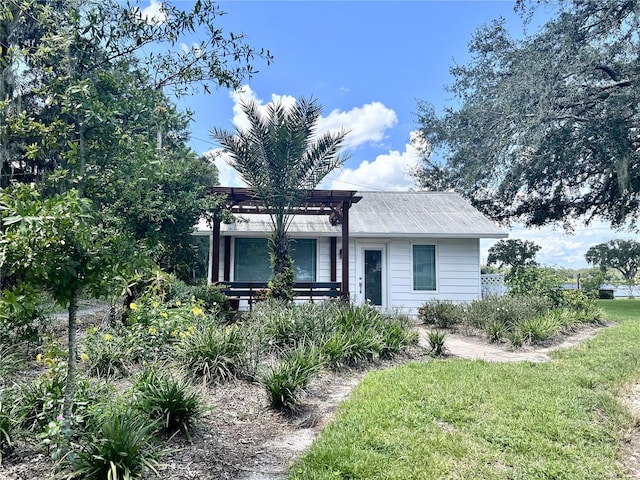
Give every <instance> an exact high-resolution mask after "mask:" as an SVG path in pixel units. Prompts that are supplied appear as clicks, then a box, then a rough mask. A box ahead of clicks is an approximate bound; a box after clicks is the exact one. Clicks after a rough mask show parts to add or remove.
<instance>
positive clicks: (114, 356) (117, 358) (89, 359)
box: [80, 328, 131, 378]
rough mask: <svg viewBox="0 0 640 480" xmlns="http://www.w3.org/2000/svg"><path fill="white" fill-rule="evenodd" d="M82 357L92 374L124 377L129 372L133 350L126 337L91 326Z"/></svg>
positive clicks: (105, 376)
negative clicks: (130, 348) (129, 346)
mask: <svg viewBox="0 0 640 480" xmlns="http://www.w3.org/2000/svg"><path fill="white" fill-rule="evenodd" d="M80 358H81V360H82V361H83V363H84V364H85V365H86V369H87V371H88V372H89V373H90V374H91V375H94V376H96V377H104V378H110V377H124V376H126V375H127V374H128V373H129V366H128V365H129V362H130V360H131V351H130V350H129V349H128V341H127V338H126V337H123V336H120V335H118V334H117V333H116V332H99V331H98V329H96V328H91V329H89V330H88V331H87V336H86V337H85V340H84V342H83V347H82V353H81V355H80Z"/></svg>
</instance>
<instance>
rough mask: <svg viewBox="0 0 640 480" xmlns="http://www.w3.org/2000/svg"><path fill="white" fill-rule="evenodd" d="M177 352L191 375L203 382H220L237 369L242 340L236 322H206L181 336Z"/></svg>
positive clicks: (240, 355)
mask: <svg viewBox="0 0 640 480" xmlns="http://www.w3.org/2000/svg"><path fill="white" fill-rule="evenodd" d="M176 352H177V354H178V358H179V359H180V361H181V362H182V363H183V364H184V365H185V366H186V368H187V369H188V370H189V371H190V372H191V374H192V375H193V376H194V377H198V378H201V379H202V380H203V381H204V382H205V383H209V382H222V381H227V380H230V379H232V378H234V377H235V376H236V374H237V373H238V372H239V367H240V365H241V362H242V356H243V353H244V343H243V339H242V336H241V332H240V329H239V328H238V327H237V326H236V325H231V326H228V327H219V326H217V325H212V324H210V323H205V324H203V325H201V326H199V327H198V328H196V329H195V330H194V331H193V333H192V334H191V335H189V336H187V337H186V338H184V339H183V340H182V341H181V342H180V343H179V344H178V345H177V347H176Z"/></svg>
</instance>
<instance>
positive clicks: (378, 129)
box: [230, 85, 398, 148]
mask: <svg viewBox="0 0 640 480" xmlns="http://www.w3.org/2000/svg"><path fill="white" fill-rule="evenodd" d="M230 97H231V99H232V100H233V125H234V126H235V127H236V128H238V129H240V130H244V129H246V128H248V127H249V123H248V121H247V118H246V116H245V114H244V112H243V111H242V104H243V103H248V102H250V101H254V102H255V103H256V104H258V105H259V106H260V107H261V108H262V109H266V107H267V104H265V103H264V100H262V99H260V98H258V96H257V94H256V93H255V92H254V91H253V90H252V89H251V87H249V86H248V85H243V86H242V87H240V88H239V89H238V90H235V91H233V92H231V93H230ZM277 101H279V102H282V103H283V104H284V105H285V106H286V107H291V106H293V105H294V104H295V103H296V98H295V97H293V96H291V95H277V94H275V93H274V94H272V95H271V100H270V101H269V103H271V102H277ZM396 123H398V116H397V115H396V112H394V111H393V110H391V109H390V108H387V107H385V106H384V105H383V104H382V103H380V102H372V103H367V104H365V105H363V106H362V107H354V108H352V109H351V110H349V111H342V110H337V109H336V110H333V111H332V112H331V113H330V114H329V115H328V116H326V117H323V116H321V117H320V118H319V119H318V124H317V127H318V134H322V133H324V132H338V131H340V130H347V131H348V132H349V134H348V135H347V137H346V139H345V147H346V148H356V147H358V146H360V145H363V144H365V143H376V142H380V141H382V140H383V139H384V134H385V131H386V130H387V129H389V128H391V127H393V126H394V125H395V124H396Z"/></svg>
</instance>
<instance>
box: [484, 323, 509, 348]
mask: <svg viewBox="0 0 640 480" xmlns="http://www.w3.org/2000/svg"><path fill="white" fill-rule="evenodd" d="M485 332H486V335H487V338H488V339H489V341H490V342H493V343H498V342H501V341H502V339H503V338H505V337H506V336H507V335H508V334H509V333H510V332H509V329H508V328H507V325H506V324H505V323H503V322H501V321H498V320H494V321H492V322H490V323H489V324H488V325H487V326H486V329H485Z"/></svg>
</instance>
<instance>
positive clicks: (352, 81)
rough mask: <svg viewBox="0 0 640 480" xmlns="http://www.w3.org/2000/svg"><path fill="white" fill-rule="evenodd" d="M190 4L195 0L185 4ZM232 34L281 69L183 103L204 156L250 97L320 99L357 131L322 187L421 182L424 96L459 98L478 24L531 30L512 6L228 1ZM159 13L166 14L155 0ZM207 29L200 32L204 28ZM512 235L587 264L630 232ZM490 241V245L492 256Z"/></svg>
mask: <svg viewBox="0 0 640 480" xmlns="http://www.w3.org/2000/svg"><path fill="white" fill-rule="evenodd" d="M185 3H186V2H185ZM219 4H220V6H221V8H222V9H223V10H224V11H226V12H227V15H225V16H223V17H221V19H220V26H221V28H222V29H223V30H224V31H225V32H234V33H240V32H242V33H244V34H246V35H247V37H248V43H249V44H251V45H252V46H254V47H261V48H266V49H269V50H270V51H271V53H272V55H273V56H274V62H273V63H272V65H269V66H267V65H266V64H265V63H264V62H260V61H256V62H255V63H254V67H255V68H256V69H257V70H259V73H257V74H256V75H255V76H254V77H253V78H252V79H251V80H249V81H247V82H246V84H245V85H244V86H243V88H242V90H241V91H239V92H230V91H227V90H224V89H219V90H217V91H214V92H213V93H212V94H210V95H196V96H193V97H189V98H187V99H184V100H182V101H181V105H182V106H184V107H186V108H189V109H190V110H192V111H193V114H194V117H193V118H194V122H193V124H192V128H191V130H192V139H191V146H192V147H193V149H194V150H195V151H197V152H198V153H201V154H203V153H205V152H209V151H211V150H213V149H215V148H216V145H215V144H214V143H213V142H212V140H211V138H210V137H209V131H210V130H211V128H213V127H214V126H215V127H221V128H224V129H228V130H232V129H233V128H234V125H240V126H241V125H242V124H243V118H242V115H241V114H240V111H239V108H238V102H239V101H240V100H241V99H245V100H246V99H254V100H256V101H258V102H259V103H261V104H263V105H264V104H266V103H268V102H269V101H271V100H272V99H274V98H279V99H281V100H282V101H284V102H293V101H294V99H295V98H297V97H300V96H305V97H310V96H312V97H314V98H316V99H317V100H318V101H319V103H320V104H322V105H323V117H322V119H321V122H320V125H319V126H320V128H321V129H325V130H339V129H340V128H345V129H347V130H350V131H351V133H350V134H349V136H348V137H347V146H348V151H349V153H350V155H351V158H350V159H349V161H348V162H347V163H346V164H345V165H344V166H343V168H342V170H340V171H336V172H335V173H333V174H332V175H330V177H329V178H328V179H327V180H326V181H325V182H324V183H323V185H322V187H324V188H335V189H345V190H407V189H410V188H414V182H413V179H412V178H411V176H410V175H409V174H408V172H409V171H410V170H411V169H412V168H413V167H414V166H415V165H416V163H417V162H418V160H419V149H420V147H421V144H420V142H414V143H412V138H415V135H414V134H413V133H412V132H414V131H415V130H417V128H418V124H417V120H416V116H415V111H416V105H417V101H418V100H426V101H428V102H431V103H432V104H433V105H434V106H435V107H436V109H442V108H443V107H444V106H446V105H451V104H452V103H451V101H452V98H451V95H450V94H449V93H448V92H447V91H446V89H445V86H446V85H447V84H449V83H451V77H450V75H449V69H450V67H451V66H452V65H453V64H454V62H457V63H460V64H464V63H465V62H466V61H467V59H468V58H469V54H468V50H467V46H468V42H469V40H470V39H471V37H472V35H473V33H474V32H475V30H476V29H477V28H478V27H479V26H481V25H483V24H486V23H489V22H491V21H492V20H494V19H497V18H498V17H504V18H505V19H506V21H507V25H508V27H509V29H510V30H511V31H512V32H513V33H514V34H515V35H520V34H521V33H522V30H523V25H522V21H521V19H520V17H519V16H518V15H517V14H516V13H514V11H513V5H514V2H513V1H350V2H347V1H322V2H320V1H286V2H285V1H260V2H254V1H221V2H219ZM148 5H149V6H148V12H153V11H155V10H157V9H158V6H159V4H158V3H157V2H155V0H153V1H151V3H149V4H148ZM196 36H197V33H196ZM216 165H217V166H218V168H219V169H220V179H221V184H222V185H227V186H237V185H240V184H241V183H240V180H239V178H238V177H237V175H235V173H234V172H233V170H232V169H230V168H229V167H228V166H227V165H226V163H225V162H224V159H223V158H218V159H217V160H216ZM510 236H511V238H522V239H528V240H533V241H535V242H536V243H538V244H539V245H541V246H542V250H541V251H540V253H539V254H538V260H539V261H540V262H542V263H544V264H547V265H554V266H564V267H568V268H581V267H584V266H586V263H585V261H584V253H585V252H586V250H587V249H588V248H589V246H591V245H593V244H595V243H600V242H604V241H607V240H609V239H611V238H629V234H623V233H618V232H611V231H610V230H609V229H608V228H607V226H606V225H603V224H594V225H592V226H591V227H589V228H577V229H576V231H575V234H574V235H572V236H567V235H564V233H563V232H562V231H554V230H553V229H551V228H545V229H542V230H536V231H530V230H525V229H523V228H521V227H517V226H516V227H515V228H513V229H512V231H511V233H510ZM489 245H490V242H483V257H486V249H487V248H488V247H489Z"/></svg>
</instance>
